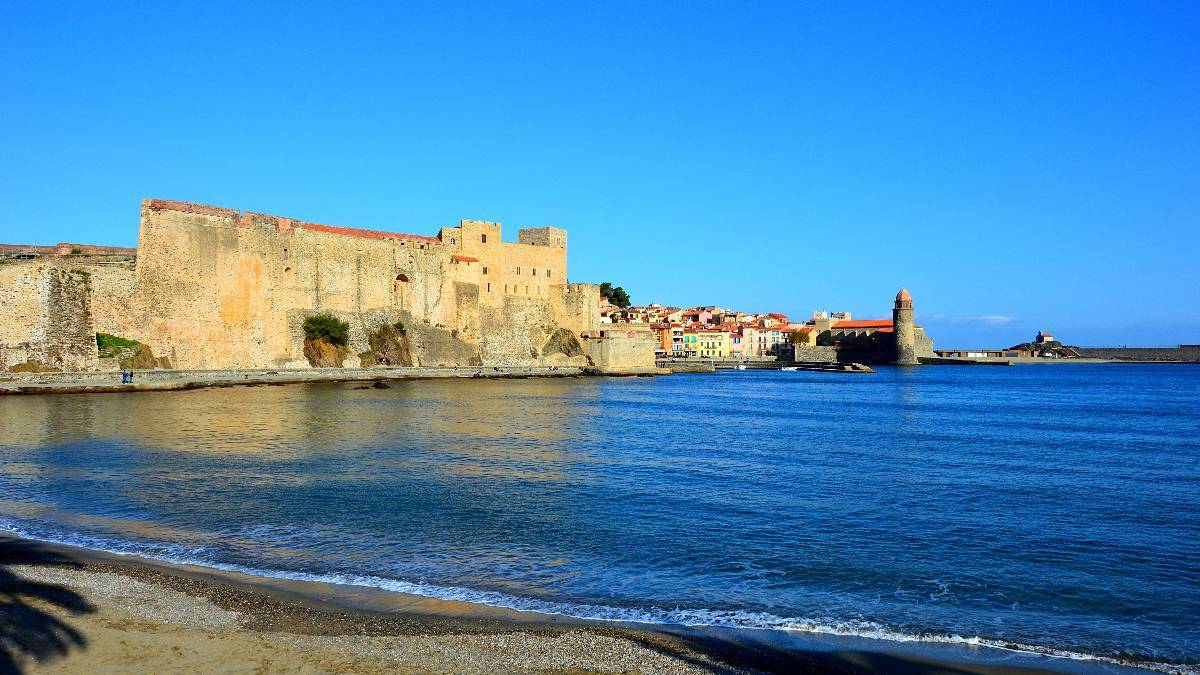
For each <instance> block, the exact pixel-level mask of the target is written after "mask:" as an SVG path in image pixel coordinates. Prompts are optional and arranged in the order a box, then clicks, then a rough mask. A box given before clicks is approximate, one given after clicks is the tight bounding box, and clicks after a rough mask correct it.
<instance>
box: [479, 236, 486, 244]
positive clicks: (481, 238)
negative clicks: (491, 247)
mask: <svg viewBox="0 0 1200 675" xmlns="http://www.w3.org/2000/svg"><path fill="white" fill-rule="evenodd" d="M479 242H480V243H482V244H486V243H487V235H486V234H481V235H479Z"/></svg>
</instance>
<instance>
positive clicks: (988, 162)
mask: <svg viewBox="0 0 1200 675" xmlns="http://www.w3.org/2000/svg"><path fill="white" fill-rule="evenodd" d="M169 4H176V3H158V4H154V3H144V4H132V3H129V4H116V5H114V6H112V7H100V6H99V5H97V4H95V3H92V4H80V5H75V6H71V5H56V6H54V7H50V6H49V3H5V4H4V5H3V7H0V59H2V62H3V64H4V66H3V68H0V92H3V93H2V94H0V96H2V98H0V102H2V103H0V199H3V201H4V209H3V211H2V212H0V241H3V242H12V243H56V242H58V241H72V242H80V243H111V244H123V245H133V244H134V243H135V242H136V235H137V232H136V230H137V216H138V205H139V201H140V200H141V199H142V198H144V197H161V198H167V199H182V200H189V201H199V202H205V203H212V204H218V205H223V206H231V207H236V208H242V209H249V210H255V211H262V212H268V213H277V214H282V215H288V216H293V217H297V218H302V219H306V220H311V221H316V222H322V223H330V224H338V225H347V226H356V227H375V228H380V229H389V230H396V231H407V232H416V233H425V234H432V233H434V232H435V231H436V229H437V227H439V226H441V225H446V224H452V223H455V222H457V221H458V220H459V219H460V218H481V219H489V220H499V221H502V222H503V223H504V224H505V226H506V228H507V233H506V239H508V240H515V237H516V229H517V228H519V227H527V226H540V225H546V224H553V225H558V226H561V227H565V228H567V229H568V230H569V231H570V266H571V270H570V276H571V279H572V280H573V281H590V282H600V281H605V280H612V281H613V282H615V283H618V284H620V285H622V286H624V287H625V288H626V289H627V290H628V291H629V292H630V293H631V295H632V296H633V299H634V301H635V302H639V303H645V302H650V301H658V302H663V303H666V304H676V305H696V304H719V305H723V306H728V307H736V308H744V309H746V310H748V311H783V312H787V313H788V314H790V315H794V316H807V315H808V314H809V313H810V312H812V311H813V310H815V309H833V310H838V309H846V310H850V311H853V312H854V313H855V314H856V315H857V316H860V317H863V318H872V317H879V316H886V315H887V314H888V312H889V309H890V306H891V299H892V297H893V296H894V294H895V293H896V291H897V290H898V289H899V288H900V287H901V286H906V287H908V288H909V289H910V290H911V291H912V293H913V296H914V299H915V303H916V307H917V317H918V321H919V322H920V323H923V324H924V325H925V326H926V327H927V328H928V330H929V332H930V333H931V334H932V335H933V337H934V338H935V339H936V341H937V344H938V345H939V346H944V347H957V346H993V347H994V346H1007V345H1008V344H1011V343H1014V342H1017V341H1021V340H1024V339H1027V338H1031V337H1032V335H1033V334H1034V333H1035V332H1036V331H1037V330H1038V329H1041V328H1044V329H1046V330H1051V331H1053V332H1054V333H1055V334H1056V335H1058V336H1060V337H1061V338H1062V339H1063V340H1065V341H1067V342H1069V343H1073V344H1081V345H1103V344H1175V343H1178V342H1190V343H1195V342H1200V300H1198V299H1197V298H1198V296H1200V264H1197V253H1198V252H1200V39H1197V30H1196V27H1197V26H1198V25H1200V3H1195V2H1181V3H1165V2H1162V3H1160V2H1141V3H1101V2H1089V3H1082V2H1071V3H1053V2H1049V3H1046V2H1042V3H965V2H946V3H862V4H855V3H848V2H847V3H842V2H836V3H820V4H803V3H796V2H788V3H780V4H770V3H736V4H735V3H730V4H710V3H678V4H672V3H637V4H633V3H630V4H623V3H595V4H592V3H541V4H534V5H521V4H512V3H479V4H454V5H451V4H448V3H434V4H428V5H420V4H410V3H404V4H403V6H397V5H395V4H379V5H370V4H359V3H348V4H347V5H345V6H339V5H334V4H329V5H323V6H322V5H311V4H307V3H297V4H296V6H284V5H282V4H281V5H279V6H276V7H251V6H250V5H256V4H258V3H238V4H229V5H222V4H220V3H204V5H203V8H202V9H195V10H187V9H180V8H169V7H165V5H169ZM160 5H162V6H160Z"/></svg>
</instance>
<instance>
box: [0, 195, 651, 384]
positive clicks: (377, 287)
mask: <svg viewBox="0 0 1200 675" xmlns="http://www.w3.org/2000/svg"><path fill="white" fill-rule="evenodd" d="M518 239H519V242H518V243H504V242H502V241H501V226H500V224H499V223H491V222H485V221H469V220H464V221H462V222H461V223H460V224H459V225H458V226H457V227H450V228H442V229H441V231H440V232H439V234H438V236H436V237H427V236H420V235H410V234H399V233H391V232H382V231H377V230H364V229H353V228H344V227H335V226H329V225H320V224H316V223H308V222H304V221H300V220H296V219H292V218H285V217H281V216H272V215H267V214H260V213H254V212H249V211H247V212H241V211H238V210H235V209H228V208H222V207H216V206H208V205H203V204H194V203H189V202H176V201H167V200H158V199H148V200H145V201H143V203H142V210H141V223H140V230H139V239H138V249H137V264H136V267H132V266H128V267H125V268H96V269H91V271H90V272H88V274H90V275H94V278H92V279H91V283H90V285H89V286H88V288H87V292H86V293H85V295H84V298H83V301H82V302H76V303H75V304H74V305H72V304H71V302H66V303H65V304H63V307H64V308H66V307H75V309H71V310H66V313H67V314H71V313H72V312H78V313H79V317H81V318H80V319H79V322H77V323H78V324H79V325H72V326H71V327H69V330H68V331H67V332H69V333H70V334H71V335H89V336H90V335H91V334H92V333H94V332H95V331H100V332H105V333H112V334H114V335H119V336H122V337H125V338H129V339H133V340H137V341H139V342H142V343H144V344H146V345H148V346H149V347H151V348H152V349H153V351H154V354H156V355H159V356H163V357H167V358H168V359H169V361H170V363H172V364H174V365H175V367H177V368H188V369H196V368H201V369H202V368H214V369H229V368H273V367H289V368H291V367H308V365H309V364H308V361H307V360H306V359H305V356H304V335H303V329H302V325H303V322H304V319H305V318H306V317H308V316H311V315H313V314H316V313H323V312H327V313H330V314H333V315H335V316H337V317H339V318H340V319H342V320H344V321H347V322H348V323H349V324H350V344H349V350H348V351H349V357H348V359H347V362H346V363H345V364H344V365H346V366H358V365H360V364H359V356H358V355H359V354H366V353H367V352H368V350H370V349H371V346H370V336H371V334H372V333H373V332H376V331H378V330H379V329H380V328H381V327H383V326H387V325H395V324H396V323H399V324H401V325H403V326H404V334H405V339H406V340H407V341H408V343H409V344H408V351H409V352H410V353H411V358H412V360H413V361H414V363H413V364H412V365H428V366H434V365H460V366H468V365H524V364H542V365H581V366H587V365H596V366H599V367H601V368H609V369H620V368H622V367H625V366H626V365H632V366H643V365H645V364H642V363H637V364H623V363H615V362H614V363H594V360H593V362H591V363H589V357H588V356H586V355H584V354H580V353H577V352H576V353H566V352H564V351H563V350H558V349H554V348H550V347H551V341H550V338H551V336H552V335H555V334H556V332H559V331H562V330H566V331H569V332H570V333H572V334H574V335H576V336H582V335H583V334H585V333H587V332H589V331H594V330H596V329H597V328H598V326H599V288H598V287H597V286H595V285H590V284H570V283H568V282H567V267H566V264H567V259H566V254H567V249H566V232H565V231H564V230H560V229H557V228H549V227H547V228H537V229H529V230H522V231H520V232H519V234H518ZM44 264H45V263H42V262H38V263H37V265H44ZM64 264H66V263H64ZM29 266H30V265H27V264H20V265H10V266H6V267H11V268H12V269H17V268H24V267H29ZM47 269H50V268H47ZM5 272H6V273H9V272H10V270H5ZM13 274H15V273H13ZM40 274H42V275H43V276H45V275H46V274H51V275H52V276H53V275H54V274H60V275H61V274H66V275H67V276H68V277H71V275H72V274H76V273H73V272H64V271H61V270H60V271H59V272H55V273H50V272H44V273H40ZM39 278H41V277H39ZM45 278H46V279H50V277H45ZM54 278H58V277H54ZM64 278H66V277H64ZM71 278H74V277H71ZM0 282H3V279H0ZM39 283H43V284H51V285H53V284H54V283H57V285H58V286H57V287H61V286H62V283H61V282H51V281H43V282H39ZM72 283H73V284H74V285H69V287H70V288H76V286H78V285H79V284H80V283H82V282H79V281H78V280H76V281H74V282H72ZM25 285H26V286H28V283H26V284H25ZM18 286H19V284H18V285H14V284H13V283H3V287H4V289H5V291H4V292H8V293H9V294H10V295H13V296H14V300H15V299H16V296H20V297H21V301H20V302H14V303H13V304H12V307H13V308H17V309H14V310H13V311H10V310H9V304H10V303H8V302H5V308H4V309H3V310H0V312H3V314H5V315H10V314H14V313H15V312H20V313H21V316H12V317H10V316H3V315H0V320H4V319H10V318H15V319H16V321H17V322H18V323H21V324H23V325H28V326H32V325H33V324H34V323H36V322H37V321H39V320H40V319H35V318H34V317H35V315H37V316H45V317H50V316H55V311H57V310H51V308H50V307H49V306H47V305H42V306H35V305H36V303H34V304H30V301H29V297H30V294H29V293H28V292H27V290H22V289H23V288H24V287H20V288H18ZM51 304H53V303H51ZM62 314H63V312H58V315H62ZM85 326H86V327H85ZM47 331H49V333H53V332H54V331H53V330H50V329H45V330H43V332H42V334H41V335H42V338H43V339H42V340H41V342H43V343H45V344H46V345H50V344H51V342H52V341H51V340H49V339H48V338H47V337H46V335H48V334H49V333H47ZM10 332H11V331H10ZM15 333H20V334H19V335H18V334H15ZM15 333H14V335H11V336H10V335H7V334H5V335H2V337H3V344H4V345H5V349H6V351H5V354H6V356H5V360H6V362H5V365H6V366H7V365H10V364H11V363H13V362H15V360H16V359H18V358H26V357H28V356H29V354H30V353H32V352H29V350H28V349H26V350H25V352H21V353H17V351H18V350H15V349H9V347H8V346H9V345H15V344H27V343H30V342H31V341H32V342H38V340H37V339H33V337H30V335H27V334H28V333H30V331H29V330H25V329H22V330H21V331H16V332H15ZM26 337H30V339H24V338H26ZM35 337H36V336H35ZM70 339H71V340H74V339H75V338H70ZM560 342H561V340H558V341H556V342H554V343H553V344H555V345H557V344H559V343H560ZM77 351H79V354H78V358H75V359H74V360H71V359H65V360H64V359H60V360H61V361H62V362H63V365H64V366H66V368H64V369H94V368H95V367H97V366H96V363H95V353H94V344H93V345H92V350H91V351H90V355H91V357H90V358H91V360H90V361H88V360H87V358H85V355H84V354H83V352H84V351H86V350H83V349H78V350H77ZM567 351H570V350H567ZM609 351H611V352H612V353H614V354H617V353H622V351H621V350H605V353H607V352H609ZM639 357H640V355H639ZM649 358H650V364H651V365H652V364H653V360H652V359H653V357H652V355H651V356H650V357H649ZM363 360H367V358H366V357H364V359H363ZM68 361H69V363H68Z"/></svg>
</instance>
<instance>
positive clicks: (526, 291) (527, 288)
mask: <svg viewBox="0 0 1200 675" xmlns="http://www.w3.org/2000/svg"><path fill="white" fill-rule="evenodd" d="M525 295H529V287H528V286H526V287H525Z"/></svg>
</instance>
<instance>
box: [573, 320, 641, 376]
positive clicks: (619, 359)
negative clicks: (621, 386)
mask: <svg viewBox="0 0 1200 675" xmlns="http://www.w3.org/2000/svg"><path fill="white" fill-rule="evenodd" d="M657 344H658V341H657V340H656V339H655V335H654V332H653V331H651V330H650V329H648V328H624V327H622V328H621V329H620V330H609V329H605V330H598V331H593V332H591V333H588V334H586V335H584V337H583V351H584V353H585V354H587V356H588V358H589V359H591V361H592V363H593V364H594V365H595V366H596V368H597V369H598V370H599V371H600V372H602V373H612V374H621V373H640V372H651V371H653V370H654V369H655V361H654V348H655V346H656V345H657Z"/></svg>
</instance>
